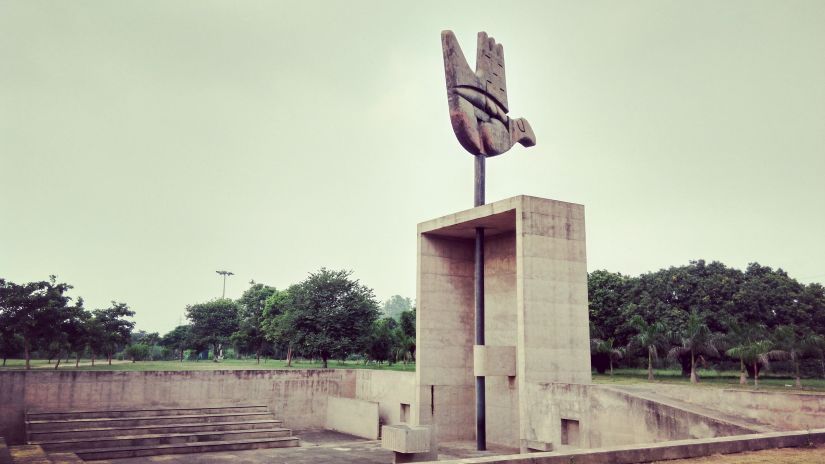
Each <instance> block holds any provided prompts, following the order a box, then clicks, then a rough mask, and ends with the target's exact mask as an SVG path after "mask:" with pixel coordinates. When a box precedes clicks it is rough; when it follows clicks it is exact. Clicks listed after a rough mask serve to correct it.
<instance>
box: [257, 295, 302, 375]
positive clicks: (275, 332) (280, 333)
mask: <svg viewBox="0 0 825 464" xmlns="http://www.w3.org/2000/svg"><path fill="white" fill-rule="evenodd" d="M291 306H292V296H291V295H290V293H289V290H284V291H278V292H275V293H273V294H272V295H270V296H269V298H267V299H266V302H265V303H264V312H263V316H262V321H261V330H262V332H263V334H264V338H266V340H267V341H269V342H270V343H271V344H272V345H273V346H275V347H279V348H281V349H284V348H285V349H286V365H287V367H292V356H293V352H294V351H295V349H296V348H297V347H298V342H299V337H298V336H297V335H296V334H295V333H293V332H292V331H291V330H292V315H293V313H292V311H290V308H291Z"/></svg>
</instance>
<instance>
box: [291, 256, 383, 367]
mask: <svg viewBox="0 0 825 464" xmlns="http://www.w3.org/2000/svg"><path fill="white" fill-rule="evenodd" d="M351 274H352V272H350V271H331V270H328V269H326V268H322V269H321V270H319V271H318V272H315V273H312V274H310V275H309V277H307V278H306V279H305V280H304V281H302V282H300V283H298V284H295V285H293V286H292V287H290V288H289V300H290V301H289V304H288V308H287V312H286V317H284V318H283V319H282V323H283V324H286V328H287V329H288V330H289V332H290V333H291V335H290V340H291V341H292V342H293V343H297V345H298V346H300V347H301V349H302V350H305V353H308V354H311V355H313V356H318V357H320V358H321V360H322V361H323V364H324V368H326V367H327V361H328V360H329V358H330V357H333V356H334V357H339V358H342V359H343V358H345V357H346V356H347V355H348V354H350V353H361V352H363V351H364V348H365V346H366V342H367V341H368V337H369V335H370V329H371V327H372V324H373V322H375V320H376V319H377V318H378V304H377V303H376V301H375V296H374V295H373V291H372V289H370V288H368V287H366V286H364V285H362V284H360V283H359V282H358V281H357V280H353V279H350V275H351ZM283 329H284V327H282V330H283Z"/></svg>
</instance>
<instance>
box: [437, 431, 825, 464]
mask: <svg viewBox="0 0 825 464" xmlns="http://www.w3.org/2000/svg"><path fill="white" fill-rule="evenodd" d="M823 443H825V429H817V430H811V431H810V432H807V431H797V432H772V433H762V434H752V435H739V436H735V437H721V438H706V439H697V440H679V441H670V442H665V443H649V444H643V445H629V446H616V447H608V448H600V449H591V450H578V451H568V452H549V453H531V454H516V455H507V456H493V457H484V458H467V459H457V460H442V461H438V462H439V463H442V464H450V463H451V464H459V463H461V464H482V463H483V464H493V463H496V464H570V463H571V462H575V463H576V464H635V463H640V462H651V461H667V460H671V459H687V458H696V457H702V456H711V455H714V454H732V453H742V452H745V451H760V450H765V449H772V448H800V447H808V446H811V445H812V444H813V445H819V444H823Z"/></svg>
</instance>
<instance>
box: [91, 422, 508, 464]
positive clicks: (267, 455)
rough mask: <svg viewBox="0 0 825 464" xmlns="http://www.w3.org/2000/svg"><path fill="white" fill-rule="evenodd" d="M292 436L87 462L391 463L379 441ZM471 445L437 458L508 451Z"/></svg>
mask: <svg viewBox="0 0 825 464" xmlns="http://www.w3.org/2000/svg"><path fill="white" fill-rule="evenodd" d="M295 436H297V437H298V438H300V439H301V446H300V447H297V448H269V449H259V450H247V451H228V452H225V453H201V454H173V455H165V456H147V457H142V458H128V459H111V460H107V461H90V462H96V463H98V464H104V463H111V464H142V463H162V464H318V463H332V462H334V463H342V464H357V463H364V464H388V463H391V462H392V458H393V456H392V452H391V451H388V450H385V449H383V448H381V442H380V441H377V440H364V439H362V438H358V437H354V436H352V435H346V434H343V433H338V432H331V431H328V430H305V431H296V432H295ZM473 445H474V444H473V443H464V442H460V443H452V442H451V443H444V444H442V445H441V446H439V452H440V454H439V457H440V458H441V459H462V458H469V457H478V456H490V455H494V454H504V453H506V452H507V451H508V450H505V449H491V450H490V451H486V452H478V451H475V450H474V449H473ZM511 452H512V451H511Z"/></svg>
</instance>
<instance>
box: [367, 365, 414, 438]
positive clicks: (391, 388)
mask: <svg viewBox="0 0 825 464" xmlns="http://www.w3.org/2000/svg"><path fill="white" fill-rule="evenodd" d="M354 372H355V395H354V398H356V399H359V400H365V401H373V402H376V403H378V414H379V420H380V425H389V424H400V423H401V422H402V421H401V405H402V404H405V405H408V406H409V411H410V414H412V409H413V404H414V403H415V373H413V372H395V371H374V370H369V369H362V370H357V371H354ZM411 419H412V418H411V417H409V418H408V419H407V422H410V421H411Z"/></svg>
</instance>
